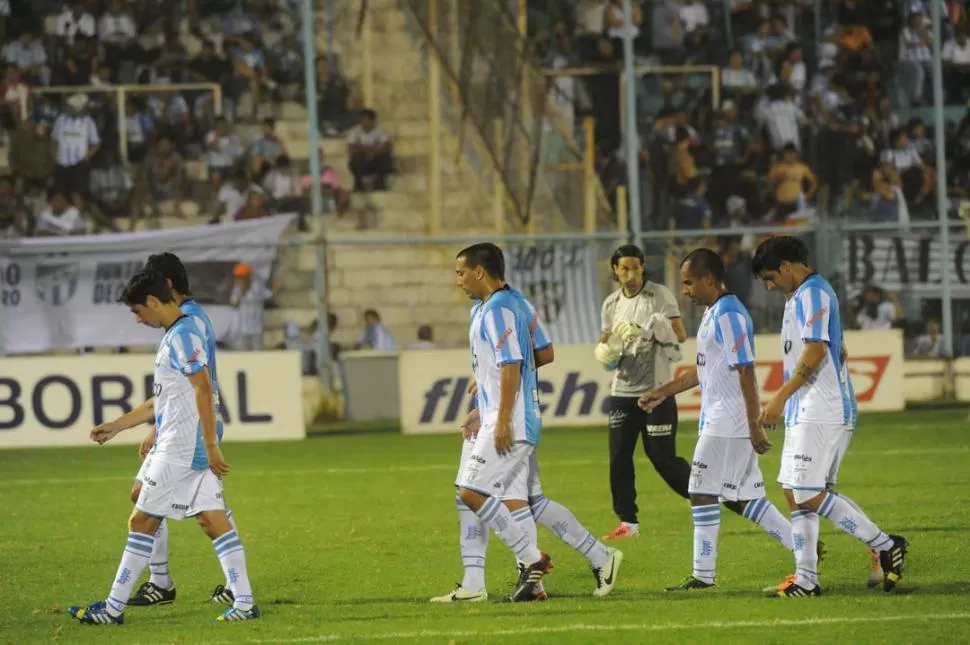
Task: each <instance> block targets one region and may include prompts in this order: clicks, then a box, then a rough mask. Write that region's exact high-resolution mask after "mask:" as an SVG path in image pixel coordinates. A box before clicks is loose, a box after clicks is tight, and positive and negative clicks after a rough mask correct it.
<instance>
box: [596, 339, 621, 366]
mask: <svg viewBox="0 0 970 645" xmlns="http://www.w3.org/2000/svg"><path fill="white" fill-rule="evenodd" d="M620 354H621V352H620V350H619V349H617V348H615V347H613V346H611V345H610V344H609V343H598V344H597V345H596V347H595V348H594V349H593V356H595V357H596V360H597V361H599V362H600V363H602V364H603V367H605V368H606V369H607V370H609V371H613V370H615V369H616V366H617V365H619V364H620Z"/></svg>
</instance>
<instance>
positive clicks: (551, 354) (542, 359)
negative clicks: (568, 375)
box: [532, 344, 556, 367]
mask: <svg viewBox="0 0 970 645" xmlns="http://www.w3.org/2000/svg"><path fill="white" fill-rule="evenodd" d="M532 354H533V356H535V361H536V367H542V366H543V365H548V364H549V363H551V362H553V361H554V360H556V350H555V349H553V347H552V344H549V345H546V346H545V347H543V348H542V349H537V350H535V351H534V352H533V353H532Z"/></svg>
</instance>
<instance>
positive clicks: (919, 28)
mask: <svg viewBox="0 0 970 645" xmlns="http://www.w3.org/2000/svg"><path fill="white" fill-rule="evenodd" d="M932 47H933V36H931V35H930V33H929V32H928V31H927V29H926V20H925V16H923V14H922V13H919V12H916V11H914V12H913V13H911V14H909V19H908V20H907V21H906V26H905V27H904V28H903V32H902V34H900V43H899V71H900V75H901V76H902V78H901V79H900V80H901V82H902V84H903V88H904V89H905V90H907V93H908V95H909V99H910V102H911V103H912V104H913V105H922V104H923V102H924V101H925V100H926V79H927V78H928V77H929V76H930V74H932V73H933V70H932V64H933V51H932V49H931V48H932Z"/></svg>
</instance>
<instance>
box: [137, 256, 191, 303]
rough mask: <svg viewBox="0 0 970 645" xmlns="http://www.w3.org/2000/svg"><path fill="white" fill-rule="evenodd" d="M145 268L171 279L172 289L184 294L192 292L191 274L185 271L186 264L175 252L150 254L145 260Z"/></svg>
mask: <svg viewBox="0 0 970 645" xmlns="http://www.w3.org/2000/svg"><path fill="white" fill-rule="evenodd" d="M145 269H146V270H148V271H156V272H158V273H161V274H162V275H163V276H165V278H166V279H168V280H171V281H172V289H174V290H175V292H176V293H180V294H182V295H183V296H187V295H189V294H190V293H192V291H191V290H190V289H189V275H188V273H186V271H185V266H184V265H183V264H182V261H181V260H179V257H178V256H177V255H175V254H174V253H169V252H168V251H165V252H164V253H156V254H154V255H149V256H148V259H147V260H146V261H145Z"/></svg>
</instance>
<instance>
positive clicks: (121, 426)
mask: <svg viewBox="0 0 970 645" xmlns="http://www.w3.org/2000/svg"><path fill="white" fill-rule="evenodd" d="M154 406H155V398H154V397H152V398H150V399H148V400H147V401H145V402H143V403H141V404H139V405H138V407H136V408H134V409H133V410H132V411H131V412H126V413H125V414H122V415H121V416H120V417H118V418H117V419H115V420H114V421H108V422H107V423H102V424H101V425H99V426H98V427H96V428H94V429H93V430H91V432H90V434H89V436H90V438H91V441H94V442H96V443H99V444H104V443H105V442H107V441H110V440H111V439H113V438H114V437H115V436H116V435H117V434H119V433H121V432H124V431H125V430H129V429H131V428H134V427H136V426H140V425H141V424H143V423H151V422H152V421H153V420H154V419H155V407H154Z"/></svg>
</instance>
